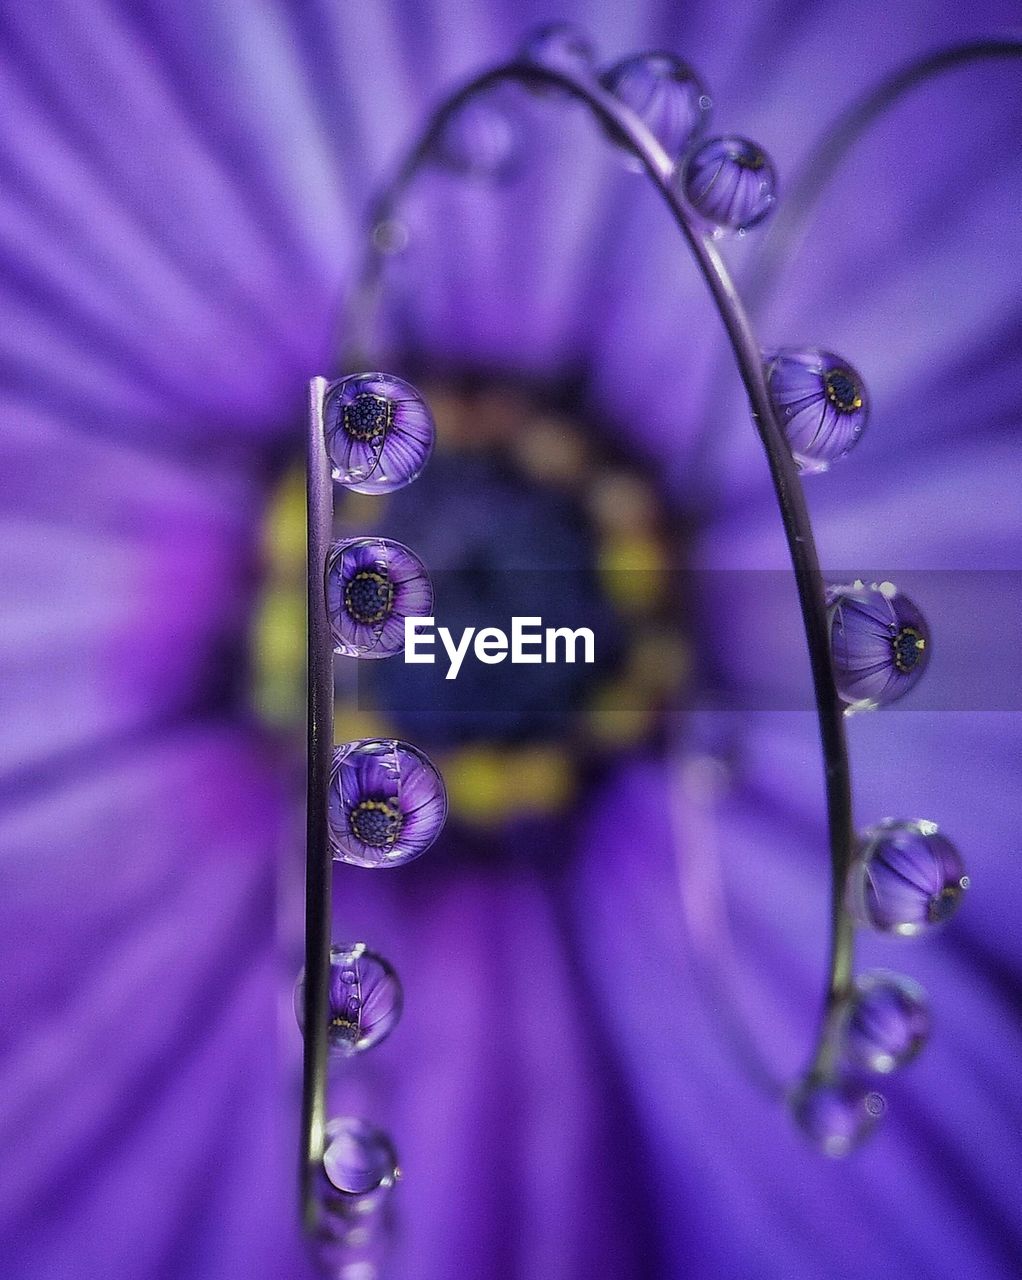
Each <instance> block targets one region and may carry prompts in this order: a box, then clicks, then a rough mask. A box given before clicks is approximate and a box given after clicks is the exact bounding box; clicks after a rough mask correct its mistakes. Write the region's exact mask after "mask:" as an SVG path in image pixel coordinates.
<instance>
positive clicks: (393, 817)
mask: <svg viewBox="0 0 1022 1280" xmlns="http://www.w3.org/2000/svg"><path fill="white" fill-rule="evenodd" d="M446 819H447V792H446V789H445V787H444V783H443V779H442V778H441V777H440V774H439V773H438V772H437V770H436V769H435V768H434V767H433V765H432V764H431V763H430V761H429V760H428V759H427V758H426V756H425V755H424V754H423V753H422V752H421V751H419V750H418V749H417V748H416V747H413V746H411V745H410V744H409V743H407V742H400V741H399V740H398V739H396V738H366V739H364V740H362V741H361V742H349V743H347V744H346V745H345V746H343V747H338V748H337V750H336V751H335V753H334V766H333V772H332V775H331V779H330V795H329V803H328V822H329V827H330V844H331V847H332V850H333V855H334V857H335V858H336V859H337V860H338V861H340V862H349V863H352V864H353V865H354V866H358V867H396V866H400V865H401V864H402V863H404V862H411V861H412V859H414V858H418V857H420V856H421V855H422V854H424V853H425V852H426V850H427V849H428V848H429V847H430V845H431V844H432V843H433V841H434V840H436V838H437V836H438V835H439V834H440V832H441V831H442V830H443V825H444V822H445V821H446Z"/></svg>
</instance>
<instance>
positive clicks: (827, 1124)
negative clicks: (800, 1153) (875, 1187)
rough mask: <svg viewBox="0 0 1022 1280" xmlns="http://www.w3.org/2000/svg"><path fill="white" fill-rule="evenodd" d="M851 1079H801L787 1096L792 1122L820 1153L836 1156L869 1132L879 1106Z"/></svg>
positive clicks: (880, 1111)
mask: <svg viewBox="0 0 1022 1280" xmlns="http://www.w3.org/2000/svg"><path fill="white" fill-rule="evenodd" d="M880 1096H881V1095H879V1094H877V1093H876V1092H875V1091H867V1090H866V1089H865V1088H863V1086H862V1085H861V1084H859V1083H858V1082H857V1081H855V1080H847V1079H820V1078H817V1077H810V1078H809V1079H807V1080H804V1081H803V1082H802V1083H801V1084H800V1085H799V1086H798V1088H797V1089H796V1090H795V1092H794V1093H793V1094H792V1097H791V1112H792V1115H793V1116H794V1118H795V1123H796V1124H797V1125H798V1127H799V1128H800V1129H801V1130H802V1132H803V1133H804V1134H805V1135H806V1137H807V1138H808V1139H809V1141H810V1142H811V1143H812V1144H813V1145H814V1146H815V1147H817V1148H819V1150H820V1151H822V1152H823V1154H824V1155H827V1156H832V1157H834V1158H835V1159H840V1158H841V1157H842V1156H846V1155H848V1154H849V1153H850V1152H851V1151H854V1150H855V1148H856V1147H857V1146H859V1145H860V1143H861V1142H862V1141H863V1140H864V1139H865V1138H866V1137H867V1136H868V1135H869V1134H870V1132H871V1131H872V1129H873V1127H874V1125H875V1124H876V1122H877V1120H878V1118H879V1116H880V1114H882V1111H883V1107H882V1106H881V1107H878V1106H877V1104H876V1098H879V1097H880Z"/></svg>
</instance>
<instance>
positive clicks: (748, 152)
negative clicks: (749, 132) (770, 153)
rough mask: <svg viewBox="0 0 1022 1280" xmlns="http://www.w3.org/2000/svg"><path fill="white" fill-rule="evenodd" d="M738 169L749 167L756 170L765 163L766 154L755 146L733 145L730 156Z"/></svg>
mask: <svg viewBox="0 0 1022 1280" xmlns="http://www.w3.org/2000/svg"><path fill="white" fill-rule="evenodd" d="M730 158H731V159H732V160H733V161H734V162H735V164H736V165H738V167H739V169H751V170H752V172H753V173H756V172H758V171H759V170H760V169H762V168H763V166H764V165H765V164H766V156H765V155H764V154H763V152H762V151H759V150H757V148H755V147H735V148H734V150H733V151H732V152H731V157H730Z"/></svg>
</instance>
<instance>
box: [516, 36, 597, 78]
mask: <svg viewBox="0 0 1022 1280" xmlns="http://www.w3.org/2000/svg"><path fill="white" fill-rule="evenodd" d="M521 57H522V61H523V62H534V63H536V64H537V66H541V67H550V68H551V69H552V70H554V71H567V72H569V73H570V74H572V75H587V74H588V73H589V72H591V71H592V69H593V62H594V60H595V57H596V53H595V49H594V48H593V42H592V40H590V38H589V36H588V34H587V33H586V32H585V31H584V30H583V29H582V27H578V26H576V25H575V24H574V23H573V22H551V23H548V24H547V25H546V26H542V27H538V28H537V29H536V30H535V31H533V32H531V33H530V34H529V35H528V36H526V38H525V42H524V43H523V45H522V52H521ZM545 88H546V91H547V92H551V91H552V92H555V93H556V92H558V90H557V88H556V86H552V85H548V86H545Z"/></svg>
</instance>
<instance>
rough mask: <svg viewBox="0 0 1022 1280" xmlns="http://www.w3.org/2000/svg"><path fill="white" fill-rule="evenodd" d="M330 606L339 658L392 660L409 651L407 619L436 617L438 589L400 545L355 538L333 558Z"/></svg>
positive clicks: (328, 593) (328, 584)
mask: <svg viewBox="0 0 1022 1280" xmlns="http://www.w3.org/2000/svg"><path fill="white" fill-rule="evenodd" d="M326 603H327V614H328V616H329V618H330V631H331V634H332V635H333V641H334V651H335V652H336V653H343V654H346V655H347V656H348V657H356V658H389V657H392V656H393V655H394V654H396V653H400V652H401V650H402V649H403V648H404V624H405V618H408V617H414V618H424V617H429V615H430V614H431V613H432V612H433V585H432V583H431V582H430V580H429V575H428V574H427V572H426V567H425V565H424V564H423V563H422V561H421V560H420V559H419V557H418V556H417V555H416V554H415V552H414V551H410V550H409V549H408V547H406V546H403V545H402V544H401V543H400V542H393V541H391V540H390V539H388V538H349V539H347V540H345V541H344V542H337V543H334V545H333V547H332V548H331V550H330V555H329V556H328V558H327V566H326Z"/></svg>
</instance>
